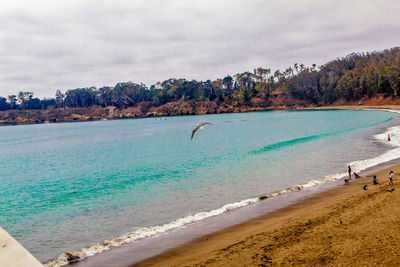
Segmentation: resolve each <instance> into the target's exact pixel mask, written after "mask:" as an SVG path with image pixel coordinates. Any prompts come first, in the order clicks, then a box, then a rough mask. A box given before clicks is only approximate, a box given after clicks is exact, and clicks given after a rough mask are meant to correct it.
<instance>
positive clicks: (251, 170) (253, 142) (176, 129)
mask: <svg viewBox="0 0 400 267" xmlns="http://www.w3.org/2000/svg"><path fill="white" fill-rule="evenodd" d="M203 121H208V122H211V123H213V124H214V125H210V126H206V127H205V129H204V130H203V131H201V130H199V131H198V132H197V133H196V136H195V137H194V139H193V141H190V135H191V131H192V129H193V128H194V127H195V126H196V124H197V123H199V122H203ZM397 122H398V119H397V115H396V114H393V113H388V112H377V111H338V110H336V111H334V110H332V111H274V112H258V113H245V114H243V113H242V114H219V115H205V116H184V117H168V118H161V119H159V118H158V119H156V118H147V119H130V120H113V121H96V122H82V123H81V122H78V123H58V124H41V125H25V126H6V127H0V152H1V153H0V163H1V164H0V177H1V183H0V190H1V195H0V212H1V217H0V225H1V226H2V227H3V228H5V229H6V230H7V231H9V232H10V233H11V234H12V235H13V236H14V237H15V238H16V239H17V240H19V241H20V242H21V243H22V244H23V245H24V246H25V247H26V248H27V249H28V250H30V251H31V252H32V253H33V254H34V255H35V256H36V257H38V258H39V259H40V260H41V261H48V260H50V259H54V258H56V257H58V256H59V255H60V254H61V253H63V252H65V251H73V250H76V249H79V248H83V247H87V246H89V245H91V244H94V243H97V242H101V241H103V240H106V239H111V238H115V237H118V236H121V235H124V234H126V233H129V232H135V231H137V230H138V229H141V228H143V227H149V226H155V225H162V224H165V223H168V222H171V221H173V220H175V219H178V218H182V217H186V216H188V215H191V214H195V213H197V212H200V211H209V210H212V209H217V208H220V207H222V206H223V205H225V204H228V203H233V202H237V201H240V200H243V199H247V198H251V197H256V196H259V195H261V194H265V193H269V192H273V191H276V190H280V189H284V188H286V187H288V186H292V185H296V184H302V183H306V182H308V181H310V180H312V179H318V178H322V177H324V176H326V175H328V174H332V173H337V172H338V171H345V170H346V166H347V165H348V163H349V162H352V161H354V160H359V159H367V158H371V157H374V156H377V155H380V154H382V153H383V152H384V151H386V150H388V147H386V146H385V145H383V144H381V143H380V142H378V141H377V140H375V139H374V138H373V135H374V134H377V133H381V132H383V131H384V130H385V129H386V128H387V127H389V126H393V125H397Z"/></svg>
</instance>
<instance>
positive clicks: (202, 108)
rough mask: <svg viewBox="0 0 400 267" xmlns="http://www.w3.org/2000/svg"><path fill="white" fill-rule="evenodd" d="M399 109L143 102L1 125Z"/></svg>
mask: <svg viewBox="0 0 400 267" xmlns="http://www.w3.org/2000/svg"><path fill="white" fill-rule="evenodd" d="M366 108H371V109H400V105H398V104H397V102H396V103H391V102H390V101H381V102H380V101H378V100H376V101H371V103H369V102H366V103H365V104H357V103H351V104H337V105H328V106H316V105H304V103H297V104H296V103H291V104H290V105H285V104H282V105H270V106H264V105H259V106H252V105H250V106H233V105H226V104H224V105H217V103H216V102H211V101H202V102H197V103H195V104H193V103H190V102H185V101H178V102H170V103H167V104H165V105H162V106H159V107H149V106H146V104H145V103H140V104H139V105H137V106H134V107H128V108H117V107H114V106H108V107H100V106H91V107H85V108H49V109H46V110H7V111H0V125H23V124H41V123H44V124H46V123H55V122H77V121H97V120H113V119H127V118H148V117H167V116H183V115H205V114H220V113H243V112H256V111H271V110H301V109H303V110H307V109H366Z"/></svg>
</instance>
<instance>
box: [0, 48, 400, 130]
mask: <svg viewBox="0 0 400 267" xmlns="http://www.w3.org/2000/svg"><path fill="white" fill-rule="evenodd" d="M399 99H400V48H399V47H396V48H392V49H388V50H384V51H380V52H372V53H352V54H350V55H348V56H346V57H343V58H338V59H335V60H332V61H330V62H328V63H326V64H324V65H322V66H319V67H317V66H316V65H315V64H313V65H312V66H311V67H306V66H305V65H304V64H299V63H295V64H294V65H293V66H291V67H288V68H287V69H285V70H276V71H274V72H271V69H269V68H261V67H260V68H257V69H254V71H253V72H243V73H238V74H235V75H233V76H229V75H227V76H226V77H224V78H221V79H216V80H214V81H211V80H207V81H196V80H186V79H176V78H171V79H168V80H165V81H163V82H158V83H156V84H153V85H151V86H150V87H148V86H146V85H144V84H142V83H134V82H121V83H118V84H116V85H115V86H114V87H108V86H105V87H101V88H95V87H89V88H76V89H71V90H67V91H66V92H65V93H62V92H61V91H60V90H57V91H56V93H55V97H54V98H45V99H39V98H35V97H34V96H33V93H32V92H19V93H18V94H16V95H9V96H7V97H0V111H1V112H0V123H41V122H54V121H76V120H91V119H102V118H110V119H111V118H130V117H147V116H168V115H187V114H207V113H222V112H246V111H256V110H269V109H288V108H296V107H309V106H324V105H336V104H350V105H360V104H366V103H368V104H398V103H399V102H400V100H399Z"/></svg>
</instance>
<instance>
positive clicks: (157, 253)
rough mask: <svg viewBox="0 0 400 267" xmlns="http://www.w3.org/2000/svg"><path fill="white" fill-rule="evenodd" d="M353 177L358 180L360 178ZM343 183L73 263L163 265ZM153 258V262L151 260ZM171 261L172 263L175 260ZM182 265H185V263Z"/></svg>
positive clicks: (284, 197) (264, 203) (283, 197)
mask: <svg viewBox="0 0 400 267" xmlns="http://www.w3.org/2000/svg"><path fill="white" fill-rule="evenodd" d="M392 166H398V168H399V176H400V159H396V160H392V161H389V162H384V163H381V164H378V165H375V166H372V167H369V168H367V169H365V170H364V171H362V172H360V174H361V175H362V176H363V177H365V176H367V175H368V176H371V174H373V173H376V172H381V171H382V170H386V169H388V168H392ZM396 175H397V173H396ZM371 177H372V176H371ZM353 180H354V179H353ZM356 181H360V179H358V180H356ZM343 187H345V188H346V187H347V185H346V186H343V181H342V179H338V180H335V181H331V182H328V183H324V184H321V185H318V186H316V187H313V188H305V189H304V190H300V191H294V192H291V193H290V194H283V195H278V196H276V197H273V198H270V199H268V200H265V201H259V202H257V203H253V204H251V205H248V206H245V207H242V208H238V209H234V210H232V211H229V212H226V213H224V214H220V215H218V216H213V217H210V218H207V219H204V220H201V221H197V222H194V223H192V224H189V225H186V226H184V227H183V228H177V229H173V230H171V231H167V232H165V233H161V234H159V235H155V236H150V237H147V238H144V239H139V240H136V241H134V242H132V243H127V244H125V245H122V246H118V247H115V248H113V249H111V250H107V251H104V252H102V253H100V254H97V255H95V256H94V257H86V258H84V259H83V260H81V261H79V262H77V263H75V264H74V266H77V267H81V266H82V267H90V266H98V265H99V264H101V265H102V266H115V265H116V264H117V266H135V265H136V264H139V265H140V266H141V264H142V263H144V264H145V266H147V262H148V261H151V263H149V265H153V264H155V265H164V263H163V259H162V260H160V259H159V258H160V257H161V258H164V257H165V255H169V254H170V253H173V255H175V254H176V253H175V251H177V250H181V249H185V247H187V246H188V245H191V244H195V245H193V246H194V250H195V251H196V250H197V246H198V244H197V243H198V242H199V241H202V240H204V238H206V239H208V238H209V237H210V236H219V235H220V234H221V233H224V232H226V231H228V232H230V231H231V229H236V228H237V227H241V225H248V224H252V222H253V221H259V220H260V219H261V220H263V219H266V218H268V216H270V215H271V214H274V216H275V214H281V215H285V214H286V211H287V210H291V209H293V207H297V206H299V205H300V206H301V205H302V203H303V202H304V203H306V202H308V201H310V200H312V199H314V198H318V199H319V198H320V197H321V196H324V195H325V194H332V192H335V191H336V190H341V189H342V188H343ZM235 231H236V230H235ZM219 239H220V237H217V238H216V240H219ZM206 247H208V245H207V246H206ZM168 257H169V256H168ZM154 259H155V261H156V262H155V263H154V262H153V260H154ZM171 264H172V265H175V264H176V263H171ZM178 265H179V264H178ZM183 265H186V263H185V264H183ZM207 265H208V264H207Z"/></svg>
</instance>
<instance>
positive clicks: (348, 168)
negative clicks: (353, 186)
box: [344, 166, 394, 185]
mask: <svg viewBox="0 0 400 267" xmlns="http://www.w3.org/2000/svg"><path fill="white" fill-rule="evenodd" d="M347 171H348V173H349V178H345V179H344V183H345V184H349V183H350V180H351V179H352V178H351V167H350V166H348V167H347ZM353 174H354V178H355V179H358V178H361V176H360V175H359V174H358V173H356V172H353ZM393 176H394V173H393V171H390V173H389V184H391V185H393ZM372 183H373V184H379V182H378V178H376V175H374V176H373V177H372Z"/></svg>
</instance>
